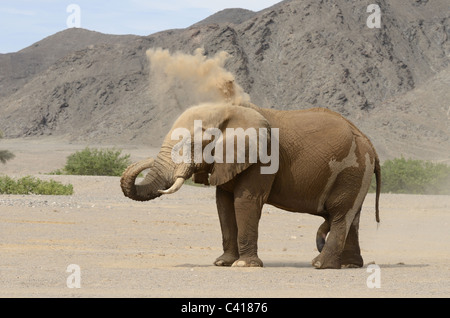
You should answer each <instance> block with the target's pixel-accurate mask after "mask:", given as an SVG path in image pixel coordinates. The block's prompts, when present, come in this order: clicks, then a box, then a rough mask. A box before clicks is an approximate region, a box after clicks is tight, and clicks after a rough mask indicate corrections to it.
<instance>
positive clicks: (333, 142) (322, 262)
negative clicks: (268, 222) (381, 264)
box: [121, 103, 381, 268]
mask: <svg viewBox="0 0 450 318" xmlns="http://www.w3.org/2000/svg"><path fill="white" fill-rule="evenodd" d="M199 120H201V121H202V123H203V127H202V131H203V132H205V131H206V130H207V129H206V128H208V127H209V128H211V127H216V129H219V131H220V132H222V133H223V136H226V134H227V133H228V129H227V128H238V127H241V128H243V129H248V128H255V129H261V128H265V129H267V131H268V132H269V133H268V134H267V147H269V144H270V145H271V146H272V145H273V144H274V143H276V144H277V147H275V148H271V149H272V151H273V149H276V150H277V151H278V160H279V162H278V166H277V170H276V171H273V172H271V173H262V168H263V167H266V168H267V167H268V166H269V163H268V162H262V161H261V160H259V159H258V160H257V161H256V162H255V161H253V162H250V161H249V160H248V156H247V155H246V157H245V160H244V162H242V160H241V161H240V162H239V161H238V160H235V161H232V162H230V161H224V160H215V161H213V162H211V161H209V162H207V161H206V160H204V159H202V158H200V159H201V160H200V161H198V160H197V161H192V160H191V161H182V162H174V160H173V153H174V152H173V149H174V147H178V148H180V142H179V138H178V139H176V138H175V140H174V138H173V136H174V132H175V131H176V129H177V128H183V129H185V131H186V130H187V131H189V133H190V134H191V136H194V135H195V131H194V128H195V125H194V121H199ZM276 129H277V131H278V136H276V135H275V134H274V133H273V132H275V130H276ZM175 135H176V134H175ZM274 136H276V138H275V137H274ZM194 138H195V137H194ZM233 138H234V137H233ZM248 139H249V138H248ZM223 140H228V139H226V138H223ZM200 141H201V147H202V149H201V150H204V149H205V147H206V146H207V143H206V141H208V138H204V139H200ZM192 144H193V143H192ZM250 144H251V142H250V141H249V142H247V143H245V147H247V148H248V147H249V145H250ZM188 147H189V148H187V149H188V151H191V154H192V155H193V156H194V155H195V154H193V152H194V148H195V147H199V146H195V145H192V146H191V145H190V144H188ZM178 148H177V151H175V152H178V151H179V150H178ZM235 150H236V149H235ZM246 151H247V152H249V149H246ZM180 152H181V150H180ZM223 156H224V157H225V154H223ZM235 159H236V156H235ZM147 168H151V169H150V171H149V172H148V173H147V175H146V176H145V178H144V180H143V181H142V182H141V183H139V184H135V180H136V177H137V176H138V175H139V173H140V172H141V171H143V170H144V169H147ZM374 173H375V176H376V181H377V189H376V202H375V206H376V209H375V210H376V220H377V222H379V209H378V202H379V195H380V177H381V176H380V165H379V159H378V156H377V153H376V151H375V149H374V147H373V145H372V143H371V142H370V140H369V139H368V138H367V137H366V136H365V135H364V134H363V133H362V132H360V131H359V130H358V128H356V126H355V125H354V124H352V123H351V122H350V121H349V120H347V119H345V118H344V117H342V116H341V115H339V114H337V113H335V112H332V111H330V110H327V109H324V108H313V109H307V110H292V111H280V110H274V109H265V108H259V107H257V106H255V105H253V104H249V105H247V106H237V105H231V104H227V103H214V104H212V103H211V104H202V105H198V106H195V107H192V108H189V109H187V110H186V111H185V112H184V113H183V114H181V115H180V116H179V118H178V119H177V120H176V121H175V123H174V125H173V127H172V129H171V130H170V132H169V133H168V134H167V136H166V138H165V139H164V141H163V144H162V147H161V150H160V152H159V154H158V156H157V158H156V159H149V160H144V161H142V162H138V163H135V164H133V165H131V166H130V167H128V168H127V170H126V171H125V172H124V174H123V176H122V178H121V187H122V190H123V193H124V194H125V196H127V197H129V198H131V199H133V200H137V201H147V200H152V199H154V198H156V197H159V196H161V195H162V194H170V193H174V192H176V191H177V190H178V189H180V187H181V186H182V185H183V182H184V180H186V179H188V178H190V177H193V180H194V181H195V182H198V183H205V184H208V182H209V183H210V184H211V185H214V186H216V203H217V210H218V214H219V221H220V226H221V230H222V242H223V250H224V253H223V255H221V256H219V257H218V258H217V259H216V260H215V262H214V264H215V265H217V266H263V262H262V261H261V260H260V258H259V257H258V254H257V240H258V224H259V220H260V217H261V210H262V207H263V205H264V204H266V203H267V204H271V205H273V206H276V207H278V208H281V209H284V210H287V211H291V212H303V213H309V214H313V215H318V216H322V217H323V218H324V219H325V222H324V223H323V224H322V226H321V227H320V228H319V230H318V232H317V238H316V241H317V247H318V249H319V251H320V254H319V255H318V256H317V257H316V258H314V259H313V261H312V265H313V266H314V267H316V268H341V267H361V266H362V265H363V259H362V257H361V253H360V247H359V241H358V228H359V216H360V212H361V206H362V204H363V201H364V198H365V196H366V194H367V191H368V189H369V186H370V183H371V179H372V175H373V174H374ZM327 234H328V236H327ZM326 237H327V238H326ZM325 238H326V240H325Z"/></svg>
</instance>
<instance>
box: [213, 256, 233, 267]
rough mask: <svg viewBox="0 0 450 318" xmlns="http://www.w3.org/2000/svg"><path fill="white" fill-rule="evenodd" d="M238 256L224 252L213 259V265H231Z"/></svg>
mask: <svg viewBox="0 0 450 318" xmlns="http://www.w3.org/2000/svg"><path fill="white" fill-rule="evenodd" d="M238 258H239V256H234V255H231V254H227V253H224V254H223V255H222V256H219V257H218V258H217V259H216V260H215V261H214V265H216V266H231V265H233V263H234V262H235V261H236V260H237V259H238Z"/></svg>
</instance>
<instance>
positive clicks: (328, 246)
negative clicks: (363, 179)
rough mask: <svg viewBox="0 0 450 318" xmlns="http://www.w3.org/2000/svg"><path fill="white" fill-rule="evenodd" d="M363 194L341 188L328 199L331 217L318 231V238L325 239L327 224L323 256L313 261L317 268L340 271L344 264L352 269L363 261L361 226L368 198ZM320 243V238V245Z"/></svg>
mask: <svg viewBox="0 0 450 318" xmlns="http://www.w3.org/2000/svg"><path fill="white" fill-rule="evenodd" d="M344 180H345V179H344ZM355 184H357V182H355ZM360 192H361V190H359V191H356V190H354V191H348V192H346V191H345V190H343V189H342V188H341V187H336V190H335V191H334V193H332V194H331V195H330V197H329V198H328V199H327V202H326V204H325V205H326V211H327V212H328V214H329V218H328V222H327V221H326V222H324V224H322V225H321V227H320V228H319V230H318V235H322V236H323V233H324V231H325V230H326V226H327V224H328V225H329V233H328V237H327V240H326V242H325V245H324V246H323V249H322V250H321V251H320V254H319V255H318V256H317V257H316V258H315V259H314V260H313V261H312V264H313V266H314V267H316V268H341V265H344V266H348V267H352V266H353V265H359V264H360V263H361V262H362V258H361V256H360V250H359V243H358V227H359V214H360V211H361V206H362V203H363V201H364V197H365V196H364V195H361V194H360ZM321 242H322V240H321V239H319V243H321ZM358 256H359V257H358Z"/></svg>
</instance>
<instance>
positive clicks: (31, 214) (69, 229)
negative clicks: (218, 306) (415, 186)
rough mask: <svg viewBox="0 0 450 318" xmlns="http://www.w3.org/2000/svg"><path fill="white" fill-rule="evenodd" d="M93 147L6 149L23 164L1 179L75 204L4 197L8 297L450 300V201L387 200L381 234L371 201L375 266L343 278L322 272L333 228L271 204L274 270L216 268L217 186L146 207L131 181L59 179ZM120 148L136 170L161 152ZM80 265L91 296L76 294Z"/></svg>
mask: <svg viewBox="0 0 450 318" xmlns="http://www.w3.org/2000/svg"><path fill="white" fill-rule="evenodd" d="M86 146H91V147H93V146H95V145H87V144H83V143H69V142H67V141H65V140H64V139H62V138H55V137H53V138H52V137H46V138H29V139H3V140H2V141H1V149H8V150H10V151H12V152H13V153H14V154H15V155H16V157H15V158H14V159H13V160H11V161H9V162H7V164H5V165H1V166H0V173H1V174H6V175H9V176H13V177H20V176H25V175H33V176H37V177H39V178H41V179H44V180H48V179H54V180H56V181H60V182H62V183H71V184H73V186H74V194H73V195H71V196H43V195H0V238H1V239H0V251H1V252H0V253H1V257H0V286H1V288H0V297H151V298H157V297H168V298H171V297H182V298H197V297H212V298H216V297H221V298H222V297H225V298H228V297H237V298H240V297H246V298H247V297H250V298H253V297H256V298H259V297H264V298H266V297H267V298H281V297H283V298H298V297H339V298H340V297H364V298H365V297H387V298H397V297H443V298H447V297H449V296H450V231H449V224H450V196H442V195H441V196H437V195H436V196H431V195H428V196H425V195H407V194H382V195H381V201H380V216H381V223H380V224H379V225H377V223H376V222H375V209H374V204H375V197H374V194H368V195H367V197H366V200H365V202H364V206H363V211H362V214H361V222H360V244H361V249H362V256H363V258H364V261H365V264H364V267H363V268H358V269H341V270H317V269H314V268H313V267H312V266H311V260H312V259H313V258H314V257H315V256H316V255H317V253H318V252H317V249H316V247H315V234H316V230H317V228H318V226H319V225H320V224H321V222H322V219H321V218H319V217H315V216H311V215H306V214H299V213H290V212H285V211H282V210H279V209H277V208H275V207H272V206H269V205H266V206H265V207H264V210H263V214H262V218H261V221H260V234H259V256H260V258H261V259H262V260H263V262H264V267H263V268H234V267H232V268H230V267H216V266H214V265H213V261H214V260H215V258H216V257H218V256H220V255H221V253H222V246H221V233H220V227H219V220H218V216H217V212H216V207H215V189H214V188H213V187H196V186H189V185H185V186H184V187H182V188H181V190H180V191H179V192H177V193H175V194H173V195H167V196H162V197H160V198H158V199H156V200H153V201H150V202H143V203H141V202H134V201H131V200H129V199H127V198H125V197H124V196H123V194H122V192H121V189H120V185H119V177H97V176H66V175H48V174H47V173H48V172H50V171H53V170H56V169H58V168H62V167H63V166H64V164H65V161H66V157H67V156H68V155H69V154H71V153H73V152H75V151H77V150H80V149H83V148H84V147H86ZM112 146H114V147H116V148H120V149H123V153H129V154H130V155H131V159H132V161H137V160H140V159H144V158H146V157H148V156H154V155H155V154H156V153H157V152H158V149H157V148H150V147H147V148H146V147H143V146H142V147H138V146H132V145H110V147H112ZM102 147H105V145H102ZM72 264H75V265H77V266H78V268H79V274H80V275H79V277H78V279H79V280H78V282H79V287H80V288H69V287H74V286H73V285H72V286H71V284H70V282H74V281H73V280H71V275H72V274H73V273H75V272H71V271H67V270H68V268H69V269H70V267H69V266H70V265H72ZM373 265H376V266H375V267H374V266H373ZM68 281H69V282H68ZM75 287H76V286H75Z"/></svg>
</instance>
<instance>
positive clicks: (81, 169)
mask: <svg viewBox="0 0 450 318" xmlns="http://www.w3.org/2000/svg"><path fill="white" fill-rule="evenodd" d="M121 154H122V151H121V150H117V149H105V150H98V149H95V148H94V149H90V148H85V149H84V150H82V151H77V152H76V153H74V154H71V155H70V156H68V157H67V162H66V165H65V166H64V168H63V169H62V170H56V171H54V172H52V174H69V175H85V176H120V175H122V173H123V171H125V169H126V168H127V167H128V166H129V165H130V164H131V161H130V155H123V156H122V155H121Z"/></svg>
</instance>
